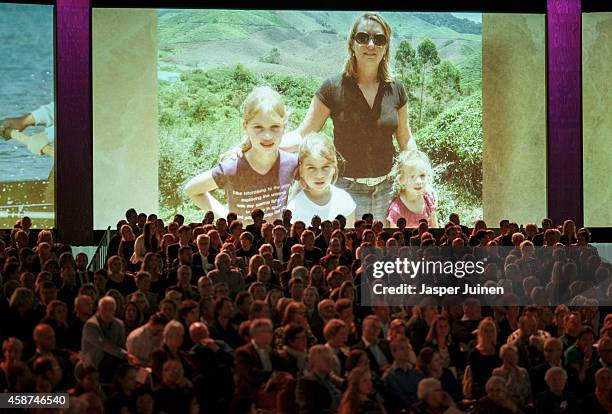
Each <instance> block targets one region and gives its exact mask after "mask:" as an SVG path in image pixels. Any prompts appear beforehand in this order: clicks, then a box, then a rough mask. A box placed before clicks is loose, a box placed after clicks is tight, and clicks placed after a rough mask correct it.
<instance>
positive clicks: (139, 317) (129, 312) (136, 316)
mask: <svg viewBox="0 0 612 414" xmlns="http://www.w3.org/2000/svg"><path fill="white" fill-rule="evenodd" d="M122 320H123V324H124V325H125V335H126V337H127V335H129V334H130V332H132V331H133V330H134V329H136V328H138V327H139V326H141V325H142V323H143V322H144V317H143V314H142V311H141V310H140V308H139V307H138V305H137V304H136V303H135V302H131V301H130V302H128V303H126V305H125V306H124V308H123V317H122Z"/></svg>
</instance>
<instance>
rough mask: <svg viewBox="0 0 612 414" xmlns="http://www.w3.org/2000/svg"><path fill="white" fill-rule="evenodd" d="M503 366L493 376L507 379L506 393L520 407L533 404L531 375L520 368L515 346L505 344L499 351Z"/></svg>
mask: <svg viewBox="0 0 612 414" xmlns="http://www.w3.org/2000/svg"><path fill="white" fill-rule="evenodd" d="M499 357H500V358H501V360H502V365H501V366H500V367H497V368H495V369H494V370H493V373H492V374H493V375H497V376H499V377H502V378H505V379H506V391H507V394H508V398H511V399H512V400H513V401H514V402H515V403H516V404H518V405H519V406H526V405H527V404H529V403H530V402H531V381H530V380H529V373H527V370H526V369H525V368H523V367H519V366H518V360H519V356H518V350H517V348H516V347H515V346H514V345H508V344H504V345H502V347H501V349H500V351H499Z"/></svg>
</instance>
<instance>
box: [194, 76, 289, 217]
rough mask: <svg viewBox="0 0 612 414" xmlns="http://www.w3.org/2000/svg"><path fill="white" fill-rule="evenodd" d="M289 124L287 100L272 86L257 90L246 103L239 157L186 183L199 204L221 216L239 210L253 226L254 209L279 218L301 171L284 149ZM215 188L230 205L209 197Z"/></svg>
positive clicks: (195, 201) (238, 213)
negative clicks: (223, 192)
mask: <svg viewBox="0 0 612 414" xmlns="http://www.w3.org/2000/svg"><path fill="white" fill-rule="evenodd" d="M286 125H287V112H286V109H285V103H284V102H283V99H282V97H281V96H280V95H279V94H278V93H277V92H276V91H274V90H272V89H271V88H269V87H267V86H260V87H257V88H255V89H253V91H252V92H251V93H250V94H249V95H248V96H247V98H246V100H245V101H244V104H243V127H244V130H245V138H244V141H243V143H242V144H241V146H240V150H241V154H240V156H238V157H231V158H227V159H225V160H222V161H221V162H220V163H219V165H217V166H216V167H214V168H213V169H211V170H208V171H205V172H203V173H201V174H198V175H197V176H195V177H194V178H192V179H191V180H190V181H189V182H188V183H187V184H186V185H185V191H186V192H187V194H188V195H189V197H190V198H191V200H192V201H193V202H194V204H195V205H197V206H198V207H200V208H201V209H202V210H204V211H209V210H210V211H213V212H214V213H215V216H217V217H225V216H227V213H228V211H231V212H234V213H236V214H237V215H238V220H240V221H241V222H243V223H250V222H252V219H251V211H253V209H255V208H259V209H261V210H263V211H264V218H265V219H266V220H269V221H271V220H274V219H277V218H280V217H281V215H282V212H283V210H284V209H285V207H286V206H287V196H288V192H289V187H290V185H291V182H292V178H293V174H294V171H295V169H296V167H297V156H296V155H295V154H290V153H288V152H285V151H282V150H280V149H279V145H280V142H281V138H282V136H283V132H284V131H285V126H286ZM216 188H222V189H223V190H225V195H226V197H227V206H224V205H221V203H220V202H219V201H218V200H217V199H215V198H214V197H213V196H212V195H211V194H210V192H211V191H212V190H214V189H216Z"/></svg>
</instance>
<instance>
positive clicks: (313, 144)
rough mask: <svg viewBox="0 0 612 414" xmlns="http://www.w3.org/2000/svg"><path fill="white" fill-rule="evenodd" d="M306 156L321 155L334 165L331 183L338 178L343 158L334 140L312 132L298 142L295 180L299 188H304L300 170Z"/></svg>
mask: <svg viewBox="0 0 612 414" xmlns="http://www.w3.org/2000/svg"><path fill="white" fill-rule="evenodd" d="M308 157H321V158H323V159H325V160H326V161H328V162H329V163H330V164H331V165H332V166H333V167H334V177H333V179H332V184H334V183H335V182H336V180H337V179H338V175H339V174H340V171H339V167H340V166H342V164H343V159H342V157H341V156H340V154H338V153H337V152H336V147H335V146H334V142H333V141H332V139H331V138H329V137H328V136H327V135H325V134H322V133H320V132H312V133H310V134H308V135H306V136H305V137H304V139H303V140H302V143H301V144H300V150H299V153H298V167H297V168H296V169H295V176H294V178H295V180H296V181H297V182H299V184H300V187H301V188H306V184H305V183H304V180H303V179H302V175H301V174H300V171H301V169H302V166H303V164H304V160H305V159H306V158H308Z"/></svg>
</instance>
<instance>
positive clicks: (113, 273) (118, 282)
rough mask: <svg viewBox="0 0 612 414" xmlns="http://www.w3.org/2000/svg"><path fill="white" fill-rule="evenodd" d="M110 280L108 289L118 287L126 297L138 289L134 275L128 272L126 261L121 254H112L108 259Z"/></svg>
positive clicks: (107, 283) (107, 282) (107, 285)
mask: <svg viewBox="0 0 612 414" xmlns="http://www.w3.org/2000/svg"><path fill="white" fill-rule="evenodd" d="M107 263H108V274H107V275H108V280H107V281H106V289H108V290H110V289H116V290H118V291H119V292H120V293H121V294H122V295H123V296H124V297H125V296H127V295H129V294H130V293H132V292H134V291H136V282H135V281H134V277H133V276H131V275H128V274H126V272H125V263H124V262H123V259H122V258H121V257H119V256H112V257H110V258H109V259H108V262H107Z"/></svg>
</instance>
